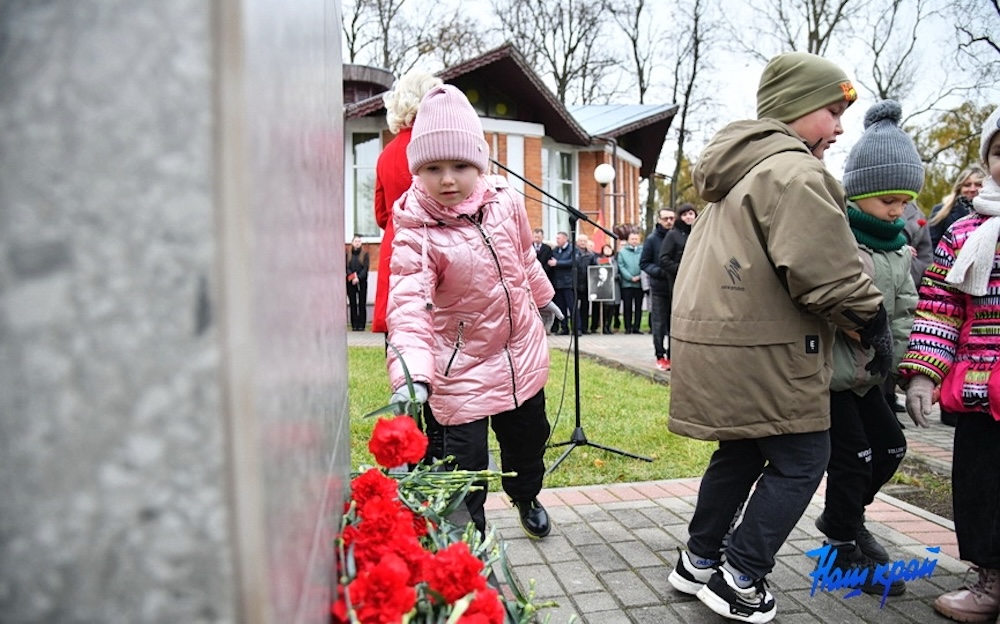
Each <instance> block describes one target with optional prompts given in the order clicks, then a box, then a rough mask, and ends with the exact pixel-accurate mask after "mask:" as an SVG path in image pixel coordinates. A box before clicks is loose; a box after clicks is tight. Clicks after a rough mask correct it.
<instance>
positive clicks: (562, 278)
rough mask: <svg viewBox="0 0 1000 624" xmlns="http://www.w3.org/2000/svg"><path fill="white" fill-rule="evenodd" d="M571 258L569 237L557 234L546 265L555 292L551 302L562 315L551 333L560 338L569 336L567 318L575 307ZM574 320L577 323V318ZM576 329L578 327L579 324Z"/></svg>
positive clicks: (564, 234)
mask: <svg viewBox="0 0 1000 624" xmlns="http://www.w3.org/2000/svg"><path fill="white" fill-rule="evenodd" d="M573 256H574V253H573V249H572V247H571V246H570V244H569V235H568V234H566V232H559V233H557V234H556V246H555V247H554V248H553V249H552V257H551V258H549V263H548V264H549V267H551V269H552V274H551V276H550V278H551V280H552V287H553V288H555V290H556V296H555V298H554V299H553V301H555V304H556V305H557V306H558V307H559V310H560V311H561V312H562V313H563V318H562V320H561V321H560V320H557V321H556V323H555V325H553V326H552V333H554V334H559V335H561V336H567V335H569V323H570V321H569V318H570V314H571V313H572V312H573V310H574V308H575V307H576V298H575V297H574V296H573ZM574 319H575V321H576V322H577V323H578V322H579V319H578V318H576V317H574ZM576 327H579V324H577V325H576Z"/></svg>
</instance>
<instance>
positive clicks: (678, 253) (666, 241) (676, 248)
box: [657, 204, 698, 357]
mask: <svg viewBox="0 0 1000 624" xmlns="http://www.w3.org/2000/svg"><path fill="white" fill-rule="evenodd" d="M697 218H698V211H697V210H696V209H695V207H694V205H692V204H681V206H680V207H679V208H678V209H677V219H676V221H675V222H674V227H673V228H671V229H670V230H669V231H668V232H667V234H666V236H664V237H663V243H661V244H660V256H659V259H658V260H657V264H659V265H660V268H661V269H663V270H664V271H666V272H667V274H668V275H669V276H670V283H671V286H672V285H673V284H675V283H676V282H677V270H678V269H679V268H680V267H681V257H682V256H683V255H684V246H685V245H687V239H688V234H690V233H691V226H692V225H694V220H695V219H697ZM667 353H668V357H669V353H670V350H669V349H668V350H667Z"/></svg>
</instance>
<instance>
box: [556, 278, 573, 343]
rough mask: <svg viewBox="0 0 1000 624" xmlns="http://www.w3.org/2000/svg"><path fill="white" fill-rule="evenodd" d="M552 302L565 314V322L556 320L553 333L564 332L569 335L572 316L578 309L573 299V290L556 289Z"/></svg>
mask: <svg viewBox="0 0 1000 624" xmlns="http://www.w3.org/2000/svg"><path fill="white" fill-rule="evenodd" d="M552 301H554V302H555V304H556V305H557V306H558V307H559V310H560V311H561V312H562V313H563V320H561V321H560V320H559V319H556V321H555V323H553V325H552V331H553V332H563V333H566V334H568V333H569V319H570V314H572V313H573V310H574V309H575V308H576V300H575V298H574V297H573V289H572V288H556V294H555V296H554V297H553V298H552Z"/></svg>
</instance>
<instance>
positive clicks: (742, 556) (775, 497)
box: [688, 431, 830, 579]
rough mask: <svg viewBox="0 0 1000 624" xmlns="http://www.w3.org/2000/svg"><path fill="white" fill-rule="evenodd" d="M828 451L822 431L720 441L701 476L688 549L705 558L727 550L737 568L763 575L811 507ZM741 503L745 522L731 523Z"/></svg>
mask: <svg viewBox="0 0 1000 624" xmlns="http://www.w3.org/2000/svg"><path fill="white" fill-rule="evenodd" d="M829 458H830V436H829V435H828V434H827V432H826V431H818V432H816V433H798V434H786V435H776V436H770V437H767V438H756V439H749V440H725V441H722V442H719V448H718V449H717V450H716V451H715V453H713V454H712V460H711V461H710V462H709V463H708V468H707V469H706V470H705V475H704V476H703V477H702V478H701V487H700V488H699V490H698V502H697V505H696V507H695V510H694V516H693V517H692V518H691V523H690V524H689V525H688V534H689V535H690V539H689V540H688V548H689V549H690V550H691V552H692V553H695V554H696V555H699V556H701V557H705V558H709V559H721V558H722V555H723V554H725V556H726V559H727V560H728V561H729V562H730V563H732V565H733V566H734V567H735V568H736V569H737V570H739V571H740V572H743V573H744V574H748V575H750V576H751V577H752V578H754V579H760V578H763V577H764V576H765V575H767V574H768V573H769V572H770V571H771V570H772V569H773V568H774V557H775V555H776V554H777V553H778V549H779V548H781V545H782V544H784V543H785V540H786V539H788V535H789V534H790V533H791V532H792V529H794V528H795V523H797V522H798V521H799V519H800V518H801V517H802V513H803V512H804V511H805V510H806V507H808V506H809V501H810V500H811V499H812V496H813V494H814V493H815V492H816V488H817V487H819V483H820V481H821V480H822V478H823V469H824V468H826V464H827V461H828V460H829ZM754 483H756V484H757V487H756V489H754V491H753V494H752V495H751V494H750V489H751V488H753V486H754ZM748 496H749V497H750V498H749V500H747V497H748ZM744 503H745V504H746V509H745V510H744V512H743V521H742V522H740V523H739V526H737V527H736V528H735V530H733V524H734V523H735V521H736V518H737V516H738V515H739V512H740V509H741V508H743V506H744ZM731 530H732V535H731V536H730V537H729V541H728V544H726V543H725V540H726V536H727V535H728V534H729V533H730V531H731Z"/></svg>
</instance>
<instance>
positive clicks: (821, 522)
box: [816, 514, 890, 563]
mask: <svg viewBox="0 0 1000 624" xmlns="http://www.w3.org/2000/svg"><path fill="white" fill-rule="evenodd" d="M816 528H817V529H819V531H820V533H822V534H823V535H825V536H827V537H832V536H831V535H830V532H829V531H828V530H827V529H829V526H827V523H826V515H825V514H820V515H818V516H816ZM855 542H857V544H858V547H859V548H861V552H863V553H864V554H865V555H867V556H868V557H871V559H872V561H874V562H875V563H889V561H890V560H889V553H888V551H886V549H885V548H884V547H883V546H882V544H880V543H879V542H878V540H877V539H875V536H874V535H872V534H871V532H870V531H869V530H868V528H867V527H866V526H865V524H864V521H862V523H861V528H860V529H858V536H857V539H856V540H855Z"/></svg>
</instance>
